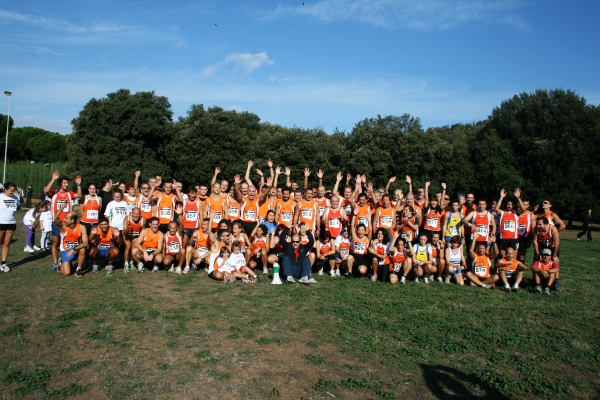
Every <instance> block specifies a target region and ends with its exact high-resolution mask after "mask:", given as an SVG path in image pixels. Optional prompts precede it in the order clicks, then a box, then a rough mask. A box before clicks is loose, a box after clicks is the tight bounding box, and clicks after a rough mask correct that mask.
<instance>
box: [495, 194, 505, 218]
mask: <svg viewBox="0 0 600 400" xmlns="http://www.w3.org/2000/svg"><path fill="white" fill-rule="evenodd" d="M505 197H506V190H504V188H502V190H501V191H500V198H499V199H498V202H496V208H495V209H494V211H496V214H502V208H500V206H501V205H502V201H503V200H504V198H505Z"/></svg>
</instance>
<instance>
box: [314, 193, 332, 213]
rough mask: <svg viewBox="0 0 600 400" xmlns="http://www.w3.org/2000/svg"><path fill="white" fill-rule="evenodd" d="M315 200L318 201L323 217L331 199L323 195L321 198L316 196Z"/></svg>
mask: <svg viewBox="0 0 600 400" xmlns="http://www.w3.org/2000/svg"><path fill="white" fill-rule="evenodd" d="M314 200H315V201H316V202H317V205H318V206H319V217H323V214H324V213H325V209H327V207H329V199H328V198H327V197H323V198H322V199H319V198H318V197H316V198H315V199H314Z"/></svg>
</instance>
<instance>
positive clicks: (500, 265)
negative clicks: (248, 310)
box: [496, 247, 527, 292]
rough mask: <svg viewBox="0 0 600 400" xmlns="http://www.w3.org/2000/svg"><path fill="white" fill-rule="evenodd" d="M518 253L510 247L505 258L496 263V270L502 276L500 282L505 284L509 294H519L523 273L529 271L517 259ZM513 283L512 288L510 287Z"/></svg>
mask: <svg viewBox="0 0 600 400" xmlns="http://www.w3.org/2000/svg"><path fill="white" fill-rule="evenodd" d="M516 253H517V252H516V251H515V249H513V248H512V247H508V248H507V249H506V252H505V253H504V254H505V255H504V257H503V258H501V259H500V260H498V262H496V270H497V271H498V275H500V280H501V281H502V283H504V290H506V291H507V292H510V291H513V292H517V291H518V290H519V283H521V280H522V279H523V271H524V270H526V269H527V267H526V266H525V264H523V263H522V262H520V261H519V260H517V259H516ZM510 282H512V284H513V285H512V287H511V286H510Z"/></svg>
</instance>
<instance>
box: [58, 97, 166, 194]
mask: <svg viewBox="0 0 600 400" xmlns="http://www.w3.org/2000/svg"><path fill="white" fill-rule="evenodd" d="M172 118H173V112H172V111H171V105H170V104H169V101H168V99H167V98H166V97H163V96H156V95H155V94H154V92H137V93H135V94H131V93H130V91H129V90H126V89H120V90H118V91H117V92H115V93H109V94H108V95H107V96H106V97H105V98H101V99H95V98H93V99H91V100H90V101H89V102H88V103H87V104H86V105H85V106H84V107H83V110H81V111H80V112H79V116H78V117H77V118H74V119H73V121H72V122H71V123H72V124H73V134H72V135H69V136H68V138H67V157H68V162H67V165H66V170H67V173H68V174H71V175H75V174H80V175H81V176H83V177H84V178H85V180H86V181H87V182H90V181H94V182H96V183H98V182H99V181H100V180H101V179H102V178H103V177H110V178H112V179H113V180H115V181H122V182H123V181H129V180H133V172H134V171H136V170H140V169H141V170H142V173H143V174H144V175H143V178H147V177H148V176H149V175H150V174H157V173H158V174H162V175H163V176H168V175H170V173H171V168H170V167H169V165H168V163H167V161H166V156H167V147H168V143H170V141H171V139H172V137H173V131H174V125H173V121H172Z"/></svg>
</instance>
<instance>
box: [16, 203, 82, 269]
mask: <svg viewBox="0 0 600 400" xmlns="http://www.w3.org/2000/svg"><path fill="white" fill-rule="evenodd" d="M67 207H71V205H70V204H69V203H68V202H67V201H63V202H62V203H61V205H60V207H59V208H58V209H57V210H56V213H55V215H56V217H55V218H54V223H55V224H56V225H58V227H59V230H60V242H59V249H60V257H61V263H60V265H59V266H58V268H57V269H58V272H60V273H62V274H63V275H65V276H69V275H71V261H73V260H77V268H76V270H75V276H76V277H77V278H83V271H82V270H81V267H82V266H83V262H84V261H85V252H86V248H87V247H88V236H87V232H86V231H85V229H83V228H82V227H81V224H78V223H77V214H76V213H75V212H74V211H69V212H68V213H67V214H66V215H64V217H62V219H61V216H62V215H63V212H64V209H65V208H67ZM5 272H6V271H5Z"/></svg>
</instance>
